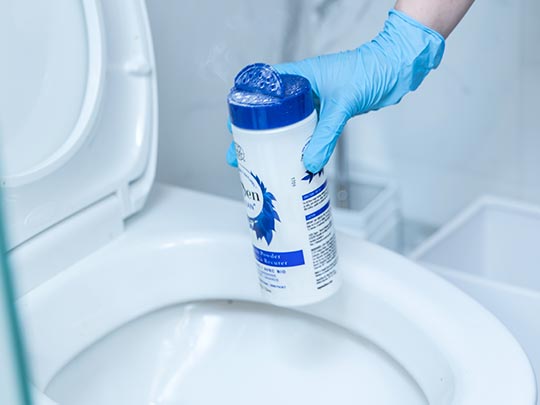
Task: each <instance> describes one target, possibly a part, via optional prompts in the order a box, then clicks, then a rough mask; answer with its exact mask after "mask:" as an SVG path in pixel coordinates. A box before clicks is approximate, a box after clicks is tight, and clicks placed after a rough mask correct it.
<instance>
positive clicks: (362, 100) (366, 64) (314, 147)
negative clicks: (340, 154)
mask: <svg viewBox="0 0 540 405" xmlns="http://www.w3.org/2000/svg"><path fill="white" fill-rule="evenodd" d="M443 52H444V38H443V37H442V36H441V35H440V34H439V33H437V32H435V31H434V30H432V29H430V28H428V27H426V26H424V25H422V24H420V23H419V22H417V21H415V20H414V19H412V18H410V17H409V16H407V15H405V14H403V13H401V12H399V11H396V10H391V11H390V12H389V15H388V19H387V20H386V22H385V25H384V29H383V30H382V31H381V32H380V33H379V35H377V36H376V37H375V38H374V39H373V40H372V41H371V42H368V43H366V44H364V45H362V46H361V47H359V48H357V49H355V50H352V51H346V52H340V53H336V54H331V55H324V56H318V57H315V58H310V59H305V60H303V61H300V62H294V63H285V64H281V65H276V66H274V67H275V68H276V69H277V70H278V71H279V72H280V73H289V74H296V75H301V76H304V77H305V78H307V79H308V80H309V81H310V83H311V86H312V88H313V92H314V93H315V95H316V96H317V97H319V99H320V111H319V122H318V124H317V127H316V129H315V132H314V134H313V136H312V138H311V140H310V142H309V144H308V146H307V147H306V149H305V151H304V166H305V167H306V169H307V170H309V171H310V172H312V173H317V172H318V171H320V170H321V169H322V168H323V167H324V165H325V164H326V163H327V162H328V159H330V156H331V155H332V152H333V151H334V148H335V146H336V142H337V140H338V137H339V135H340V134H341V132H342V130H343V127H344V126H345V123H346V122H347V120H348V119H349V118H351V117H353V116H355V115H359V114H362V113H365V112H368V111H371V110H378V109H379V108H382V107H386V106H389V105H392V104H396V103H398V102H399V101H400V100H401V98H402V97H403V96H404V95H405V94H407V93H408V92H409V91H413V90H416V88H417V87H418V86H419V85H420V83H422V81H423V80H424V78H425V77H426V76H427V74H428V73H429V71H430V70H431V69H435V68H436V67H437V66H438V65H439V63H440V61H441V58H442V55H443ZM227 161H228V162H229V164H231V165H233V166H236V165H237V163H236V155H235V151H234V145H231V148H230V149H229V151H228V153H227Z"/></svg>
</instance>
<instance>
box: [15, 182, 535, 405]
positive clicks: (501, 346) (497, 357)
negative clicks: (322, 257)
mask: <svg viewBox="0 0 540 405" xmlns="http://www.w3.org/2000/svg"><path fill="white" fill-rule="evenodd" d="M179 207H182V209H179ZM216 207H219V210H216V209H215V208H216ZM201 212H206V213H208V215H207V216H206V217H202V216H201V215H200V213H201ZM243 215H244V214H243V207H242V206H241V205H240V204H237V203H235V202H230V201H227V200H223V199H219V198H217V197H212V196H207V195H203V194H197V193H194V192H190V191H186V190H181V189H176V188H172V187H165V186H159V187H157V189H156V190H155V193H154V195H153V198H152V200H151V201H150V204H149V206H148V209H147V210H145V211H144V212H143V213H142V214H141V215H140V216H138V217H137V218H135V219H134V220H133V221H132V222H131V223H130V224H128V227H127V229H126V232H125V233H124V234H123V235H122V236H121V237H120V238H119V239H117V240H116V241H114V242H112V243H111V244H109V245H108V246H106V247H104V248H103V249H101V250H99V251H97V252H95V253H94V254H92V255H91V256H89V257H88V258H86V259H85V260H83V261H81V262H79V263H77V264H76V265H74V266H72V267H71V268H69V269H67V270H66V271H64V272H62V273H61V274H60V275H58V276H57V277H55V278H53V279H51V280H49V281H48V282H47V283H45V284H43V285H42V286H41V287H40V288H37V289H35V290H34V291H32V292H30V293H28V294H26V295H25V296H24V297H22V298H21V299H20V300H19V305H20V309H21V315H22V319H23V321H24V329H25V330H27V331H28V337H27V342H28V346H29V349H30V354H31V358H32V359H33V367H34V370H35V372H34V382H35V384H36V386H37V388H38V389H39V390H42V391H44V390H45V389H46V388H47V385H48V384H49V383H50V381H51V380H52V379H53V377H54V376H55V375H57V374H58V373H59V372H60V370H62V368H63V367H64V366H66V364H68V363H69V362H70V361H71V360H73V359H74V358H75V357H76V356H77V355H78V354H79V353H81V352H82V351H84V350H85V349H87V348H88V347H90V346H92V345H94V344H96V342H99V339H101V338H102V337H104V336H106V335H107V334H108V333H110V332H112V331H114V330H116V329H118V328H119V327H121V326H122V325H125V324H126V323H127V322H129V321H132V320H134V319H137V318H141V317H144V316H146V315H148V314H150V313H151V312H152V311H156V310H158V309H160V308H165V307H168V306H171V305H175V304H179V303H187V302H201V301H203V302H204V301H208V300H219V299H230V300H241V301H245V302H248V303H249V302H260V295H259V291H258V284H257V280H256V274H255V273H256V272H255V271H254V269H253V263H252V262H251V256H250V254H249V253H250V248H249V246H250V244H249V243H248V241H249V235H248V234H247V231H246V230H245V227H243V226H242V225H243V224H242V223H241V221H238V218H241V217H243ZM239 222H240V223H239ZM338 244H339V251H340V265H341V268H342V270H343V271H344V275H345V280H346V281H345V283H344V286H343V288H342V289H341V290H340V292H339V293H337V295H336V296H335V297H333V298H331V299H329V300H326V301H324V302H322V303H320V304H317V305H313V306H308V307H304V308H300V309H298V311H299V312H298V313H304V314H306V315H308V314H309V315H311V316H314V317H316V318H319V319H322V320H326V321H328V322H330V323H332V324H335V325H339V326H340V327H342V328H344V329H346V330H348V331H350V333H353V334H355V335H358V336H361V337H362V338H365V339H367V340H368V341H370V342H372V343H373V344H374V345H376V346H377V347H379V348H380V349H381V350H382V351H384V352H386V353H388V355H389V356H391V357H392V358H393V359H394V360H395V361H396V362H397V363H399V364H400V365H401V366H402V367H403V368H404V369H405V370H407V372H408V373H409V374H410V375H411V377H412V378H413V379H414V380H415V381H416V383H417V384H418V386H419V387H420V388H421V390H422V392H423V393H424V395H425V397H426V398H427V400H428V403H430V404H431V403H433V404H453V405H468V404H470V405H473V404H475V405H477V404H480V403H489V404H491V405H496V404H501V405H503V404H509V403H512V404H513V405H521V404H523V405H533V404H534V403H535V402H534V401H535V389H534V387H535V385H534V380H533V374H532V371H531V368H530V365H529V362H528V360H527V357H526V356H525V354H524V352H523V351H522V350H521V348H520V347H519V345H518V344H517V343H516V341H515V340H514V338H513V337H512V336H511V334H510V333H509V332H508V331H507V330H506V329H505V328H504V327H503V326H502V325H501V324H500V323H499V322H498V321H497V320H496V319H495V318H494V317H493V316H492V315H491V314H489V313H488V312H487V311H486V310H484V309H483V308H482V307H481V306H480V305H478V304H477V303H476V302H474V301H473V300H472V299H471V298H469V297H467V296H466V295H465V294H463V293H462V292H460V291H459V290H457V289H455V288H453V287H452V286H450V285H449V284H448V283H446V282H444V281H443V280H441V279H439V278H438V277H436V276H434V275H432V274H430V273H429V272H427V271H425V270H423V269H421V268H419V267H418V266H417V265H415V264H413V263H411V262H409V261H408V260H406V259H404V258H402V257H400V256H398V255H395V254H392V253H389V252H387V251H385V250H384V249H382V248H379V247H376V246H374V245H371V244H369V243H367V242H361V241H358V240H355V239H347V238H346V237H345V236H344V235H340V238H339V239H338ZM67 302H69V305H66V303H67Z"/></svg>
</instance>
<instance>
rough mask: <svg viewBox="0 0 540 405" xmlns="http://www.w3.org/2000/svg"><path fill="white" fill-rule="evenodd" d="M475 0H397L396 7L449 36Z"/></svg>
mask: <svg viewBox="0 0 540 405" xmlns="http://www.w3.org/2000/svg"><path fill="white" fill-rule="evenodd" d="M473 2H474V0H397V1H396V4H395V6H394V8H395V9H396V10H398V11H401V12H402V13H405V14H407V15H408V16H409V17H412V18H414V19H415V20H416V21H418V22H420V23H422V24H424V25H425V26H427V27H429V28H431V29H433V30H435V31H437V32H438V33H440V34H441V35H442V36H443V37H444V38H447V37H448V35H450V33H451V32H452V30H453V29H454V28H455V27H456V25H458V23H459V22H460V21H461V19H462V18H463V16H464V15H465V13H466V12H467V10H469V7H471V5H472V4H473Z"/></svg>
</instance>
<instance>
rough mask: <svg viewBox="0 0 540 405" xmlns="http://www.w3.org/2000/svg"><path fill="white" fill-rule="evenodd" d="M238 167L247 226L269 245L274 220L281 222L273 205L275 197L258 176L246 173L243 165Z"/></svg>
mask: <svg viewBox="0 0 540 405" xmlns="http://www.w3.org/2000/svg"><path fill="white" fill-rule="evenodd" d="M239 169H240V174H241V177H240V179H241V184H242V189H243V192H244V201H245V203H246V207H247V211H248V220H249V226H250V228H251V229H252V230H253V231H254V232H255V235H256V236H257V239H263V238H264V240H265V241H266V243H267V244H268V245H270V243H271V242H272V238H273V233H274V232H275V231H276V221H279V222H281V220H280V218H279V215H278V213H277V211H276V208H275V207H274V201H276V198H275V197H274V195H273V194H272V193H271V192H270V191H268V190H267V189H266V187H265V185H264V183H263V182H262V180H261V179H260V178H259V176H257V175H255V174H253V173H252V172H249V173H248V172H247V170H246V169H245V168H244V167H239Z"/></svg>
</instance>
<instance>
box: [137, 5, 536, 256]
mask: <svg viewBox="0 0 540 405" xmlns="http://www.w3.org/2000/svg"><path fill="white" fill-rule="evenodd" d="M393 3H394V2H393V0H378V1H374V0H298V1H294V2H287V1H284V0H277V1H274V2H272V6H271V7H268V3H267V2H259V1H247V0H228V1H225V2H214V1H211V0H198V1H194V0H193V1H182V2H179V1H175V0H149V1H148V8H149V14H150V19H151V25H152V30H153V36H154V44H155V53H156V59H157V69H158V79H159V83H158V84H159V101H160V116H159V119H160V134H159V136H160V148H159V166H158V180H159V181H161V182H166V183H171V184H175V185H178V186H182V187H189V188H193V189H197V190H201V191H205V192H210V193H217V194H220V195H223V196H227V197H233V198H239V196H240V194H239V192H238V181H237V177H236V176H237V174H236V172H235V170H233V169H231V168H229V167H227V166H226V164H225V152H226V149H227V146H228V144H229V142H230V136H229V134H228V132H227V129H226V126H225V122H226V119H227V110H226V103H225V99H226V95H227V92H228V89H229V88H230V87H231V85H232V81H233V78H234V75H235V73H236V72H237V71H238V70H239V69H240V68H242V67H243V66H244V65H246V64H249V63H253V62H258V61H264V62H267V63H277V62H282V61H288V60H296V59H300V58H304V57H308V56H313V55H317V54H321V53H328V52H334V51H339V50H344V49H351V48H355V47H357V46H359V45H361V44H362V43H364V42H365V41H368V40H370V39H371V38H372V37H373V36H375V35H376V34H377V33H378V31H379V30H380V29H381V27H382V25H383V22H384V20H385V18H386V15H387V12H388V10H389V9H390V8H391V7H392V6H393ZM539 15H540V3H539V2H538V1H536V0H523V1H519V2H514V1H510V0H493V1H489V2H487V1H478V2H476V4H474V5H473V7H472V8H471V10H470V11H469V13H468V14H467V15H466V17H465V18H464V20H463V21H462V22H461V24H460V25H458V27H457V28H456V30H455V31H454V32H453V33H452V34H451V36H450V37H449V39H448V41H447V47H446V53H445V55H444V58H443V61H442V63H441V65H440V67H439V68H438V69H437V70H436V71H434V72H432V73H431V74H430V75H429V76H428V77H427V79H426V80H425V82H424V83H423V84H422V86H420V88H419V89H418V90H417V91H416V92H414V93H412V94H409V95H407V96H406V97H405V98H404V99H403V100H402V102H401V103H400V104H399V105H397V106H393V107H389V108H386V109H384V110H381V111H377V112H371V113H368V114H366V115H363V116H360V117H356V118H354V119H353V120H351V121H350V123H349V124H348V126H347V134H346V138H345V147H344V150H345V153H346V157H347V159H348V165H349V168H350V174H351V178H353V179H354V178H358V177H359V176H360V177H361V176H373V175H375V176H377V177H376V178H377V179H380V180H379V182H380V183H381V185H384V184H393V185H395V186H396V188H397V190H398V193H399V210H400V215H401V216H402V219H403V222H402V225H403V224H404V225H405V229H404V230H403V229H402V230H401V231H403V232H405V234H404V237H405V238H406V239H407V238H408V239H410V240H405V241H402V242H403V243H405V248H408V249H411V248H412V247H413V246H411V245H415V244H417V243H419V241H420V240H421V239H422V238H423V237H424V236H427V235H428V234H429V233H431V232H432V231H433V230H434V229H436V228H437V227H439V226H440V225H442V224H444V223H445V222H446V221H448V220H449V219H450V218H451V217H452V216H453V215H455V214H456V213H457V212H458V211H459V210H460V209H462V208H463V207H464V206H465V205H467V204H469V203H470V202H471V201H473V200H474V199H475V198H477V197H478V196H480V195H484V194H496V195H503V196H506V197H511V198H516V199H519V200H526V201H530V202H535V203H538V202H540V181H539V178H538V173H540V158H539V157H540V124H539V123H538V121H537V117H536V115H537V113H538V109H539V107H538V102H537V100H536V99H535V98H536V95H537V94H539V92H540V76H539V75H538V72H539V67H540V53H539V52H536V51H535V49H537V48H538V45H537V40H538V38H540V24H538V16H539ZM330 170H332V169H331V168H330ZM403 243H402V244H401V248H403V247H404V245H403Z"/></svg>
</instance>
